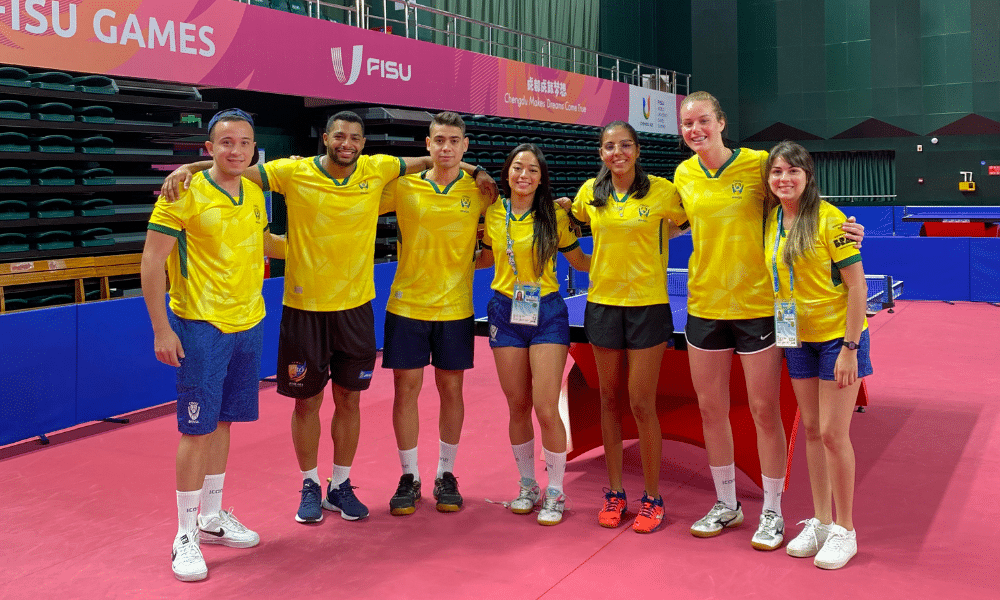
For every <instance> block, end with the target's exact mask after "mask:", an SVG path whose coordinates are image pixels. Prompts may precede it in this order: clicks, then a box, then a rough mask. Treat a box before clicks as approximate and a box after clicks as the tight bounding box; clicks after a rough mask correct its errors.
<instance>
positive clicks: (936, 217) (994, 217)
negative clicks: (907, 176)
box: [903, 207, 1000, 222]
mask: <svg viewBox="0 0 1000 600" xmlns="http://www.w3.org/2000/svg"><path fill="white" fill-rule="evenodd" d="M903 220H904V221H963V220H965V221H987V222H994V221H1000V207H995V208H990V207H983V208H976V207H969V208H968V209H963V210H953V211H943V210H912V209H911V210H909V211H908V212H907V213H906V214H904V215H903Z"/></svg>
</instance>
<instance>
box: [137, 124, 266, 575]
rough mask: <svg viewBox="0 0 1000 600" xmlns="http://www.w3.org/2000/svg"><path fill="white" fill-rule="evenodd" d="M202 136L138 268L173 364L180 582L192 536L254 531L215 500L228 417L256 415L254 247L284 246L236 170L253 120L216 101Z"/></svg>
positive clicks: (251, 538)
mask: <svg viewBox="0 0 1000 600" xmlns="http://www.w3.org/2000/svg"><path fill="white" fill-rule="evenodd" d="M208 135H209V141H207V142H206V143H205V147H206V149H207V150H208V153H209V154H210V155H211V156H212V166H211V168H209V169H208V170H207V171H204V172H202V173H199V174H198V175H197V176H195V177H194V179H193V181H192V182H191V185H190V187H188V188H187V190H185V191H184V192H183V193H182V194H180V197H179V198H178V199H177V201H175V202H168V201H167V200H166V199H164V198H162V197H161V198H160V199H159V200H158V201H157V203H156V205H155V207H154V208H153V214H152V216H151V217H150V220H149V231H148V232H147V235H146V245H145V248H144V249H143V253H142V267H141V272H142V292H143V296H144V297H145V300H146V307H147V309H148V310H149V317H150V320H151V321H152V324H153V334H154V342H153V344H154V350H155V352H156V358H157V359H158V360H159V361H160V362H163V363H165V364H168V365H172V366H175V367H178V369H177V396H178V397H177V425H178V429H179V430H180V432H181V440H180V443H179V445H178V448H177V512H178V530H177V535H176V537H175V538H174V545H173V553H172V567H173V571H174V575H175V576H176V577H177V578H178V579H180V580H181V581H198V580H201V579H204V578H205V577H207V576H208V568H207V567H206V565H205V559H204V557H203V556H202V553H201V545H200V544H201V542H204V543H212V544H223V545H226V546H231V547H235V548H250V547H252V546H256V545H257V544H258V542H260V536H258V535H257V534H256V533H255V532H253V531H251V530H249V529H247V528H246V527H244V526H243V525H242V524H241V523H240V522H239V521H238V520H236V517H235V516H233V514H232V513H230V512H227V511H224V510H222V484H223V480H224V479H225V473H226V462H227V459H228V456H229V430H230V425H231V424H232V423H233V422H234V421H255V420H257V386H258V384H257V382H258V380H259V378H260V355H261V349H262V337H261V334H262V330H263V327H262V325H261V320H262V319H263V318H264V298H263V297H262V296H261V286H262V285H263V281H264V255H265V254H266V255H267V256H271V257H274V258H284V257H285V243H284V240H283V239H281V238H277V237H275V236H274V235H272V234H271V233H270V232H269V231H268V223H267V211H266V207H265V205H264V195H263V193H261V190H260V187H258V186H257V185H254V184H253V183H251V182H250V181H247V180H246V179H243V178H242V177H241V175H242V173H243V170H244V169H245V168H246V167H247V166H249V165H250V164H251V161H252V159H253V158H254V157H255V156H256V147H255V146H254V130H253V119H252V118H251V117H250V115H248V114H246V113H245V112H243V111H241V110H238V109H233V110H226V111H222V112H220V113H218V114H217V115H215V117H213V118H212V120H211V121H210V122H209V125H208ZM165 265H166V267H167V269H168V270H169V272H170V312H169V313H168V312H167V309H166V307H165V305H164V301H163V297H164V294H165V293H166V291H167V285H166V277H165V274H164V266H165ZM199 504H200V511H199Z"/></svg>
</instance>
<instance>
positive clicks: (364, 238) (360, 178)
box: [258, 154, 406, 312]
mask: <svg viewBox="0 0 1000 600" xmlns="http://www.w3.org/2000/svg"><path fill="white" fill-rule="evenodd" d="M258 169H259V170H260V178H261V181H262V182H263V183H264V191H272V192H277V193H279V194H283V195H284V196H285V204H286V206H287V208H288V250H287V258H286V261H287V262H286V263H285V264H286V268H285V295H284V304H285V306H291V307H292V308H297V309H299V310H308V311H315V312H327V311H335V310H348V309H351V308H356V307H358V306H361V305H362V304H364V303H365V302H368V301H369V300H371V299H372V298H374V297H375V281H374V270H375V229H376V227H377V225H378V215H379V198H380V197H381V196H382V188H384V187H385V185H386V184H387V183H389V182H390V181H392V180H394V179H396V178H397V177H400V176H401V175H403V174H404V173H405V172H406V165H405V164H404V163H403V161H402V160H401V159H399V158H395V157H392V156H386V155H384V154H376V155H372V156H367V155H362V156H359V157H358V162H357V163H356V165H355V169H354V172H353V173H351V174H350V175H349V176H348V177H346V178H344V179H341V180H338V179H334V178H333V177H331V176H330V174H329V173H328V172H327V171H326V169H324V168H323V166H322V163H321V162H320V157H319V156H314V157H312V158H303V159H299V160H291V159H288V158H283V159H279V160H272V161H268V162H267V163H264V164H262V165H258Z"/></svg>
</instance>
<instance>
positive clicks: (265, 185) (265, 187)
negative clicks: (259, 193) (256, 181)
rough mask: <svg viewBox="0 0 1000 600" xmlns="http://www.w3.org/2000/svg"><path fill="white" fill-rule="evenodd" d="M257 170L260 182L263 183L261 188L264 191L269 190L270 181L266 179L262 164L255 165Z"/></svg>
mask: <svg viewBox="0 0 1000 600" xmlns="http://www.w3.org/2000/svg"><path fill="white" fill-rule="evenodd" d="M257 170H258V171H260V182H261V183H262V184H263V185H262V186H260V187H261V190H263V191H265V192H270V191H271V182H270V181H268V180H267V171H266V170H265V169H264V165H262V164H260V165H257Z"/></svg>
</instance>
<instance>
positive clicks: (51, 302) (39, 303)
mask: <svg viewBox="0 0 1000 600" xmlns="http://www.w3.org/2000/svg"><path fill="white" fill-rule="evenodd" d="M28 304H29V305H30V306H31V307H32V308H45V307H46V306H59V305H61V304H73V296H72V295H70V294H48V295H45V296H35V297H34V298H29V299H28Z"/></svg>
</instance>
